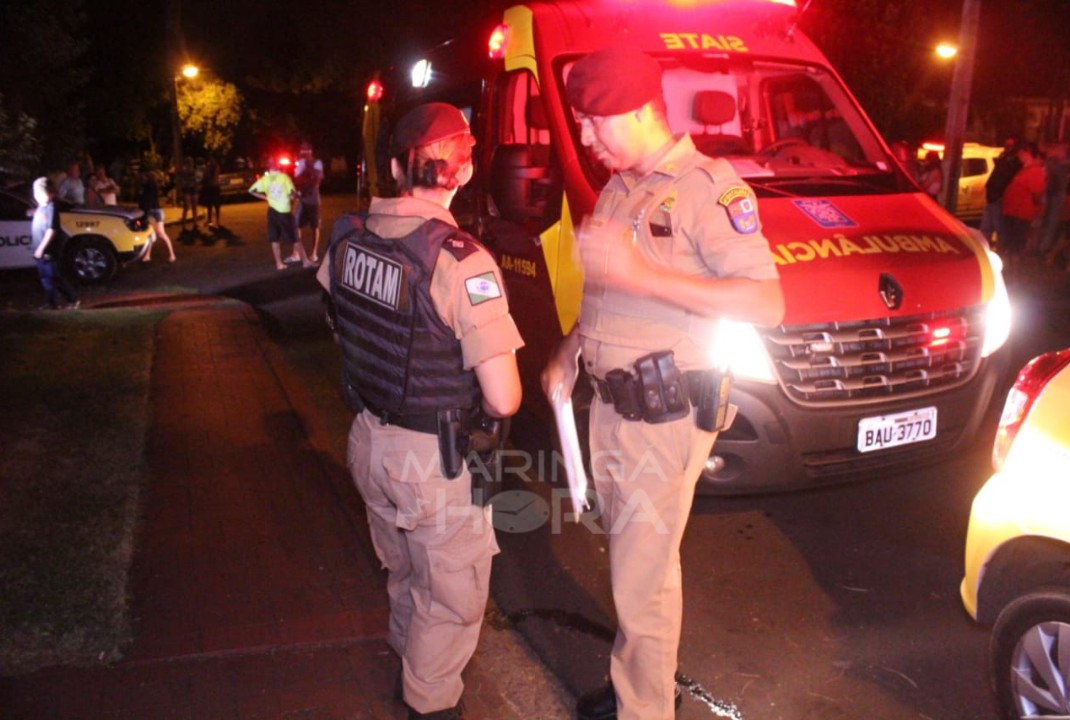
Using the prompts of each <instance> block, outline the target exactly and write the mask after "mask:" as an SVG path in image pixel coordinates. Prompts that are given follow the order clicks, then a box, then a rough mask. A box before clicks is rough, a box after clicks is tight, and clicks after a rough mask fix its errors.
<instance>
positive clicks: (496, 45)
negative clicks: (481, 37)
mask: <svg viewBox="0 0 1070 720" xmlns="http://www.w3.org/2000/svg"><path fill="white" fill-rule="evenodd" d="M508 37H509V36H508V28H507V26H505V25H499V26H498V27H496V28H494V31H493V32H491V34H490V40H488V41H487V55H488V56H489V57H490V59H491V60H501V59H502V58H504V57H505V43H506V40H507V39H508Z"/></svg>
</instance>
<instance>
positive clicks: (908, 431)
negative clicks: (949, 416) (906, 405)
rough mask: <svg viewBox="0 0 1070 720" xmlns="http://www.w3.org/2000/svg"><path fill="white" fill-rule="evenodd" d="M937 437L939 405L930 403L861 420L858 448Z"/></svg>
mask: <svg viewBox="0 0 1070 720" xmlns="http://www.w3.org/2000/svg"><path fill="white" fill-rule="evenodd" d="M934 437H936V408H934V407H927V408H919V409H917V410H908V411H907V412H901V413H895V414H893V415H878V416H876V417H868V418H862V419H861V420H859V421H858V452H872V451H874V450H884V449H885V448H892V447H898V446H900V445H910V444H911V443H917V442H924V441H926V440H932V439H933V438H934Z"/></svg>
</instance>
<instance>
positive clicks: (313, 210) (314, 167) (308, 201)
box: [286, 142, 323, 263]
mask: <svg viewBox="0 0 1070 720" xmlns="http://www.w3.org/2000/svg"><path fill="white" fill-rule="evenodd" d="M322 182H323V161H322V160H320V159H319V158H317V157H313V155H312V145H311V144H310V143H308V142H303V143H301V157H300V158H298V160H297V168H296V169H295V171H294V185H295V186H296V187H297V193H298V195H299V197H300V201H301V202H300V204H299V205H298V207H297V242H298V243H299V244H300V245H301V246H302V247H304V244H305V243H304V240H303V239H302V237H301V236H302V233H303V228H306V227H307V228H312V255H311V259H312V262H314V263H317V262H319V250H320V184H321V183H322ZM295 250H296V248H295ZM299 260H300V257H299V256H298V255H297V254H296V253H295V254H294V255H291V256H290V257H289V258H287V260H286V262H298V261H299Z"/></svg>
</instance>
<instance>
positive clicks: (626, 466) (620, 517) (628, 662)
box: [591, 397, 717, 720]
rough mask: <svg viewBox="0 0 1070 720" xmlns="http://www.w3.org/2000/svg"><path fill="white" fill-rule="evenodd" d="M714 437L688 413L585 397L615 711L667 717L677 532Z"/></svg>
mask: <svg viewBox="0 0 1070 720" xmlns="http://www.w3.org/2000/svg"><path fill="white" fill-rule="evenodd" d="M716 437H717V434H716V433H710V432H706V431H703V430H699V429H698V428H696V427H695V421H694V419H693V417H691V416H688V417H684V418H681V419H680V420H675V421H672V422H667V423H660V424H657V425H652V424H650V423H645V422H642V421H634V420H625V419H624V418H622V417H621V416H620V415H618V414H617V412H616V411H615V410H614V409H613V406H612V405H610V404H607V403H604V402H602V401H601V400H599V399H598V398H597V397H596V398H595V399H594V401H593V404H592V407H591V463H592V471H593V475H594V485H595V491H596V492H597V494H598V502H599V505H600V507H601V508H602V527H603V528H604V530H605V531H606V533H607V535H608V538H609V567H610V577H611V580H612V584H613V602H614V605H615V606H616V610H617V622H618V626H617V637H616V640H615V641H614V643H613V654H612V656H611V658H610V677H611V678H612V681H613V687H614V689H615V690H616V693H617V717H618V718H619V720H639V719H642V720H672V718H673V717H674V707H673V700H674V698H673V696H674V691H675V679H674V678H675V674H676V667H677V651H678V649H679V646H680V628H681V624H682V618H681V615H682V613H683V592H682V591H683V588H682V584H681V573H680V542H681V540H682V539H683V534H684V528H685V527H686V526H687V520H688V517H689V515H690V513H691V503H692V500H693V498H694V492H695V485H696V483H697V481H698V477H699V473H700V472H701V470H702V467H703V464H704V463H705V462H706V459H707V458H708V457H709V453H710V449H711V448H712V447H713V442H714V440H715V439H716Z"/></svg>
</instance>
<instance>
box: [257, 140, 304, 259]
mask: <svg viewBox="0 0 1070 720" xmlns="http://www.w3.org/2000/svg"><path fill="white" fill-rule="evenodd" d="M249 194H250V195H252V196H253V197H255V198H259V199H261V200H267V204H268V212H267V226H268V228H267V229H268V233H267V234H268V242H269V243H271V253H272V254H273V255H274V256H275V269H276V270H285V269H286V263H284V262H283V261H282V250H281V249H280V248H279V243H280V242H283V241H285V242H288V243H292V244H293V246H294V252H296V253H297V257H298V260H300V262H301V265H302V267H312V266H313V264H314V263H312V262H311V261H310V260H309V259H308V255H307V254H305V248H304V247H303V246H302V245H301V243H300V242H298V240H297V224H296V223H295V222H294V215H293V210H294V200H296V199H297V190H296V188H294V182H293V180H292V179H291V178H290V176H289V175H287V174H286V173H284V172H282V171H281V170H279V162H278V160H276V159H275V158H272V159H271V161H270V162H269V164H268V171H267V172H266V173H264V174H263V175H261V176H260V177H259V178H257V180H256V182H255V183H253V184H252V186H251V187H250V188H249Z"/></svg>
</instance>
